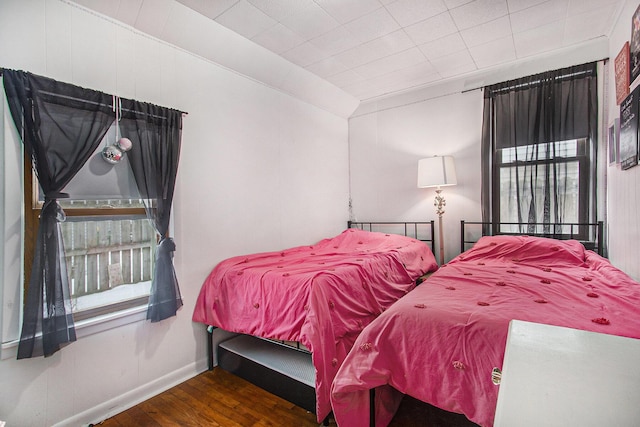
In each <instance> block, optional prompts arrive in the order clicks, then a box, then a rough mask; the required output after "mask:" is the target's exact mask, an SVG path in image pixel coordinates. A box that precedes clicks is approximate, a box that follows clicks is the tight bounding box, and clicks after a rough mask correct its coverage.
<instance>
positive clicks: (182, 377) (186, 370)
mask: <svg viewBox="0 0 640 427" xmlns="http://www.w3.org/2000/svg"><path fill="white" fill-rule="evenodd" d="M206 369H207V360H206V358H205V359H202V360H198V361H196V362H193V363H191V364H189V365H187V366H185V367H183V368H180V369H178V370H175V371H173V372H170V373H168V374H167V375H164V376H162V377H160V378H158V379H156V380H154V381H151V382H149V383H146V384H143V385H141V386H140V387H138V388H136V389H134V390H131V391H129V392H127V393H124V394H122V395H120V396H118V397H115V398H113V399H111V400H108V401H106V402H103V403H101V404H100V405H97V406H94V407H93V408H90V409H87V410H86V411H83V412H81V413H79V414H76V415H74V416H73V417H70V418H67V419H66V420H63V421H60V422H59V423H56V424H55V425H54V427H67V426H69V427H71V426H73V427H77V426H87V425H89V424H98V423H100V422H101V421H104V420H106V419H107V418H110V417H112V416H114V415H116V414H119V413H120V412H123V411H125V410H127V409H129V408H131V407H133V406H135V405H137V404H139V403H141V402H144V401H145V400H147V399H150V398H152V397H153V396H156V395H158V394H160V393H162V392H163V391H166V390H168V389H170V388H171V387H174V386H176V385H178V384H180V383H182V382H184V381H186V380H188V379H190V378H193V377H195V376H196V375H198V374H200V373H202V372H204V371H205V370H206Z"/></svg>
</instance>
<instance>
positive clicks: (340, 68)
mask: <svg viewBox="0 0 640 427" xmlns="http://www.w3.org/2000/svg"><path fill="white" fill-rule="evenodd" d="M307 70H309V71H311V72H312V73H313V74H316V75H318V76H320V77H322V78H327V77H329V76H333V75H335V74H340V73H344V72H345V71H347V67H345V66H344V64H343V63H341V62H340V61H338V60H337V59H336V58H335V57H332V58H327V59H323V60H322V61H319V62H316V63H314V64H311V65H309V66H308V67H307Z"/></svg>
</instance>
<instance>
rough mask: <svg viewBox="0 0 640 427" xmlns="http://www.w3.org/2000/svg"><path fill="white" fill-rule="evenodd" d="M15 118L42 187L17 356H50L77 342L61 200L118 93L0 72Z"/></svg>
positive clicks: (107, 122)
mask: <svg viewBox="0 0 640 427" xmlns="http://www.w3.org/2000/svg"><path fill="white" fill-rule="evenodd" d="M2 75H3V81H4V88H5V93H6V97H7V101H8V104H9V110H10V111H11V116H12V118H13V121H14V123H15V125H16V127H17V129H18V132H19V133H20V135H21V137H22V140H23V143H24V147H25V150H26V153H27V155H28V156H29V157H30V159H31V163H32V165H33V169H34V171H35V173H36V175H37V177H38V181H39V183H40V186H41V188H42V191H43V192H44V197H45V201H44V205H43V207H42V211H41V214H40V225H39V228H38V237H37V243H36V248H35V254H34V261H33V267H32V270H31V279H30V282H29V287H28V289H27V295H26V304H25V306H24V314H23V324H22V333H21V336H20V343H19V345H18V359H23V358H30V357H35V356H42V355H44V356H45V357H46V356H50V355H52V354H54V353H55V352H56V351H58V350H59V349H60V348H61V347H62V346H64V345H66V344H68V343H70V342H73V341H75V340H76V334H75V328H74V324H73V317H72V314H71V306H70V301H69V282H68V278H67V267H66V262H65V256H64V248H63V244H62V243H63V242H62V237H61V234H60V227H59V221H64V212H63V210H62V208H61V207H60V205H59V204H58V201H57V199H59V198H64V197H66V195H65V194H64V193H62V192H61V191H62V189H64V187H65V186H66V185H67V184H68V183H69V181H71V179H72V178H73V176H74V175H75V174H76V173H77V172H78V170H80V168H81V167H82V165H84V163H85V162H86V161H87V160H88V159H89V157H90V156H91V155H92V154H93V152H94V151H95V149H96V148H97V147H98V145H99V144H100V142H101V140H102V138H103V137H104V135H105V134H106V132H107V130H108V129H109V126H110V125H111V124H112V123H113V121H114V119H115V116H114V114H113V112H112V107H111V104H112V97H111V95H106V94H104V93H101V92H97V91H93V90H88V89H84V88H80V87H77V86H73V85H70V84H67V83H61V82H57V81H55V80H51V79H48V78H45V77H40V76H36V75H33V74H31V73H26V72H23V71H14V70H7V69H4V70H2Z"/></svg>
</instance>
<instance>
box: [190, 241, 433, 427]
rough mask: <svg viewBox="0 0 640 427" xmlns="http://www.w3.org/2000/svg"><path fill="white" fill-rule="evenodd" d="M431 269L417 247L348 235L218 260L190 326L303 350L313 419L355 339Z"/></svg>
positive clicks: (321, 412)
mask: <svg viewBox="0 0 640 427" xmlns="http://www.w3.org/2000/svg"><path fill="white" fill-rule="evenodd" d="M436 269H437V263H436V261H435V258H434V256H433V254H432V253H431V250H430V249H429V247H428V246H427V245H426V244H425V243H424V242H421V241H419V240H415V239H412V238H409V237H404V236H399V235H395V234H383V233H377V232H368V231H362V230H358V229H348V230H345V231H344V232H342V233H341V234H339V235H338V236H336V237H334V238H331V239H325V240H322V241H320V242H319V243H318V244H316V245H313V246H301V247H296V248H292V249H287V250H284V251H278V252H269V253H260V254H254V255H247V256H239V257H234V258H230V259H227V260H225V261H222V262H221V263H220V264H218V265H217V266H216V267H215V268H214V269H213V271H212V272H211V274H210V275H209V277H207V279H206V281H205V282H204V284H203V285H202V289H201V291H200V295H199V297H198V300H197V302H196V306H195V310H194V313H193V320H194V321H196V322H202V323H205V324H207V325H214V326H217V327H220V328H222V329H225V330H227V331H231V332H238V333H243V334H251V335H256V336H261V337H266V338H272V339H279V340H287V341H299V342H301V343H303V344H304V345H305V346H307V347H308V348H309V350H311V352H312V359H313V364H314V366H315V370H316V408H317V411H316V415H317V418H318V421H321V420H322V419H324V418H325V417H326V415H328V414H329V412H330V410H331V408H330V396H329V393H330V387H331V383H332V381H333V377H334V376H335V374H336V372H337V369H338V367H339V366H340V364H341V363H342V361H343V360H344V358H345V356H346V355H347V353H348V352H349V350H350V349H351V347H352V346H353V343H354V341H355V338H356V336H357V335H358V333H359V332H360V331H361V330H362V329H363V328H364V327H365V326H366V325H368V324H369V323H370V322H371V321H372V320H373V319H375V318H376V317H377V316H378V315H379V314H380V313H382V312H383V311H384V310H385V309H387V308H388V307H389V306H390V305H391V304H392V303H394V302H395V301H396V300H398V299H399V298H400V297H402V296H404V295H405V294H406V293H407V292H409V291H410V290H412V289H413V288H414V287H415V282H416V279H417V278H418V277H420V276H421V275H423V274H425V273H427V272H430V271H434V270H436Z"/></svg>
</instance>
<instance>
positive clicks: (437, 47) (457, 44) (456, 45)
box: [418, 33, 467, 60]
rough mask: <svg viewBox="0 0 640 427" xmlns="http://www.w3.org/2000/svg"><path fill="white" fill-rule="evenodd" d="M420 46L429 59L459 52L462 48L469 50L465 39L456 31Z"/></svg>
mask: <svg viewBox="0 0 640 427" xmlns="http://www.w3.org/2000/svg"><path fill="white" fill-rule="evenodd" d="M418 47H419V48H420V50H421V51H422V53H424V55H425V56H426V57H427V59H429V60H432V59H435V58H440V57H442V56H447V55H451V54H452V53H455V52H459V51H461V50H464V51H466V50H467V45H466V44H465V43H464V40H462V37H460V34H459V33H454V34H451V35H448V36H445V37H443V38H441V39H437V40H434V41H432V42H429V43H425V44H421V45H420V46H418Z"/></svg>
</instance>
